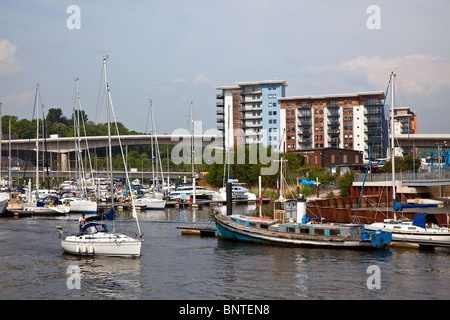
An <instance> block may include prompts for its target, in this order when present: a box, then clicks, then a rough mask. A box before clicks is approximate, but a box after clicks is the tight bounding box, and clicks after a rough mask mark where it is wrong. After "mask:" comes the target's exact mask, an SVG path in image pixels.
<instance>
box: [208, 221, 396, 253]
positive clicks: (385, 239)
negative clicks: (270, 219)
mask: <svg viewBox="0 0 450 320" xmlns="http://www.w3.org/2000/svg"><path fill="white" fill-rule="evenodd" d="M215 222H216V230H217V234H218V235H219V236H220V237H222V238H225V239H229V240H235V241H245V242H254V243H262V244H278V245H292V246H299V247H321V248H324V247H327V248H347V249H385V248H387V247H388V246H389V243H390V242H391V235H390V233H380V234H374V235H373V237H372V238H371V239H364V240H363V239H352V238H346V237H338V236H336V237H334V236H311V235H302V234H293V233H286V232H278V231H271V230H266V229H259V228H254V227H247V226H244V225H241V224H238V223H236V222H233V221H231V220H230V219H229V218H228V217H226V216H222V215H219V214H216V215H215Z"/></svg>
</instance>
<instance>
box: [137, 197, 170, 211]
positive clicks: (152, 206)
mask: <svg viewBox="0 0 450 320" xmlns="http://www.w3.org/2000/svg"><path fill="white" fill-rule="evenodd" d="M135 202H136V205H141V206H144V208H145V209H146V210H164V208H165V207H166V200H163V199H156V198H150V199H145V198H141V199H137V200H136V201H135Z"/></svg>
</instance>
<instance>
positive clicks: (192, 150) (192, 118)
mask: <svg viewBox="0 0 450 320" xmlns="http://www.w3.org/2000/svg"><path fill="white" fill-rule="evenodd" d="M191 166H192V167H191V170H192V179H194V106H193V104H192V101H191Z"/></svg>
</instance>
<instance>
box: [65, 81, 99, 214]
mask: <svg viewBox="0 0 450 320" xmlns="http://www.w3.org/2000/svg"><path fill="white" fill-rule="evenodd" d="M78 80H79V79H78V78H75V81H76V99H77V109H76V112H74V120H75V121H74V127H75V133H76V138H75V155H76V159H77V160H76V161H75V163H76V165H77V166H78V164H79V165H80V166H79V167H80V169H79V170H75V172H76V175H78V173H79V178H78V182H79V183H78V188H77V190H76V193H77V196H75V197H72V196H68V195H66V194H63V195H61V197H60V200H61V202H62V203H64V204H67V205H69V206H70V212H71V213H85V214H88V213H97V201H93V200H90V199H88V197H87V194H86V189H87V186H86V181H87V179H86V176H85V170H84V167H83V161H82V156H81V133H80V127H81V123H80V118H81V116H80V112H81V102H80V92H79V88H78ZM85 132H86V131H85ZM86 143H87V139H86ZM76 180H77V179H76ZM81 192H83V195H82V196H81V194H80V193H81Z"/></svg>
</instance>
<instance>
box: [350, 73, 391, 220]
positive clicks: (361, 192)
mask: <svg viewBox="0 0 450 320" xmlns="http://www.w3.org/2000/svg"><path fill="white" fill-rule="evenodd" d="M390 86H391V83H390V81H389V84H388V86H387V88H386V93H385V95H384V96H385V97H386V96H387V94H388V92H389V87H390ZM385 104H386V99H384V102H383V106H382V107H381V112H380V118H379V119H378V124H377V130H376V132H375V136H374V138H373V142H372V148H371V150H370V155H369V163H368V164H367V167H366V174H365V175H364V181H363V183H362V186H361V191H360V193H359V198H358V204H357V206H356V210H355V214H354V217H356V214H357V213H358V208H359V203H360V201H361V197H362V194H363V190H364V184H365V183H366V178H367V173H368V171H369V167H370V163H371V161H372V153H373V147H374V146H375V140H376V138H377V135H378V129H379V128H380V123H381V119H382V118H383V116H384V105H385Z"/></svg>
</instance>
